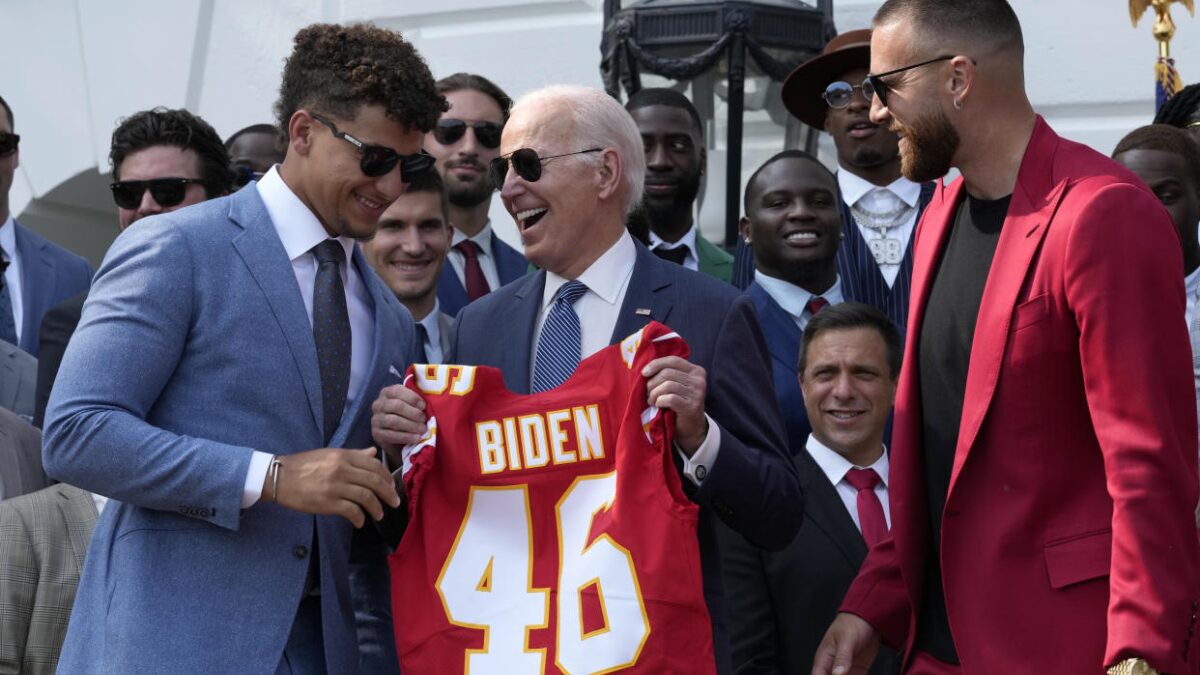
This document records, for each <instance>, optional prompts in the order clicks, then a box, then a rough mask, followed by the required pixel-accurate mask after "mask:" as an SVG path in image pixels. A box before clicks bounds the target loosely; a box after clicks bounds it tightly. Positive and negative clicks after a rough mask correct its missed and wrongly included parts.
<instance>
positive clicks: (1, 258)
mask: <svg viewBox="0 0 1200 675" xmlns="http://www.w3.org/2000/svg"><path fill="white" fill-rule="evenodd" d="M6 271H8V256H7V255H5V254H3V253H0V340H5V341H6V342H9V343H10V344H14V345H16V344H19V338H18V337H17V324H16V321H15V320H14V319H13V309H12V297H11V296H9V294H8V283H6V281H5V279H4V273H5V272H6Z"/></svg>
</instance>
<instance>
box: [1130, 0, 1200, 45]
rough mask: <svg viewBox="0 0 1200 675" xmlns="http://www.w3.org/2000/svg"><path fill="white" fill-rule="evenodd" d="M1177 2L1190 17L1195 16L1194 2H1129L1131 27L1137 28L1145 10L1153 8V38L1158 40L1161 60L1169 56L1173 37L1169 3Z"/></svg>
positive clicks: (1162, 0)
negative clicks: (1185, 9)
mask: <svg viewBox="0 0 1200 675" xmlns="http://www.w3.org/2000/svg"><path fill="white" fill-rule="evenodd" d="M1174 2H1178V3H1180V4H1182V5H1183V6H1184V7H1186V8H1187V10H1188V12H1190V13H1191V15H1192V16H1196V1H1195V0H1129V18H1130V19H1131V20H1132V21H1133V27H1134V28H1137V25H1138V21H1139V20H1141V18H1142V15H1143V14H1145V13H1146V10H1147V9H1150V8H1151V7H1153V8H1154V14H1155V17H1156V18H1155V21H1154V37H1155V39H1157V40H1158V46H1159V52H1160V54H1161V55H1162V57H1163V58H1167V57H1169V56H1170V43H1171V38H1174V37H1175V22H1174V21H1172V20H1171V3H1174Z"/></svg>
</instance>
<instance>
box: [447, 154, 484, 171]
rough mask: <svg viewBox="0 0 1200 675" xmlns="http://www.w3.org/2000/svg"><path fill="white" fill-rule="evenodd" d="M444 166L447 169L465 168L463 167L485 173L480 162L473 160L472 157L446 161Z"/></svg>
mask: <svg viewBox="0 0 1200 675" xmlns="http://www.w3.org/2000/svg"><path fill="white" fill-rule="evenodd" d="M445 165H446V168H447V169H457V168H458V167H460V166H465V167H469V168H472V169H476V170H478V171H486V170H487V167H485V166H484V165H483V163H482V162H480V161H479V160H477V159H475V158H474V157H466V158H463V159H450V160H446V162H445Z"/></svg>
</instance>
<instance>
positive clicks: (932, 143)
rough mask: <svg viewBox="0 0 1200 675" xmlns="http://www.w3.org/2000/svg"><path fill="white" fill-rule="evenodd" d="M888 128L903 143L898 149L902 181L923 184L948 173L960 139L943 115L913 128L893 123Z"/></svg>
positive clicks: (929, 117)
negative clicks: (907, 180)
mask: <svg viewBox="0 0 1200 675" xmlns="http://www.w3.org/2000/svg"><path fill="white" fill-rule="evenodd" d="M891 128H892V130H893V131H896V132H897V133H900V134H903V136H904V141H905V142H904V143H902V144H901V145H900V172H901V173H903V174H904V177H905V178H907V179H909V180H911V181H913V182H915V183H925V182H928V181H932V180H937V179H938V178H941V177H942V176H945V175H946V174H947V173H949V172H950V167H951V166H952V165H953V164H954V155H955V154H957V153H958V146H959V144H960V143H962V139H961V138H959V135H958V131H957V130H956V129H955V128H954V125H952V124H950V118H949V117H947V116H946V113H945V112H944V111H941V110H938V111H937V112H935V113H933V114H931V115H929V116H927V117H925V118H923V119H918V120H916V121H915V122H914V123H913V125H912V126H907V125H904V124H901V123H900V122H899V121H893V123H892V127H891Z"/></svg>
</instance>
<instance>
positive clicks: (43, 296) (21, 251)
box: [13, 219, 58, 347]
mask: <svg viewBox="0 0 1200 675" xmlns="http://www.w3.org/2000/svg"><path fill="white" fill-rule="evenodd" d="M13 226H14V227H13V235H14V237H15V238H16V241H17V255H18V256H20V258H21V306H22V307H23V308H24V311H23V316H22V318H21V324H22V325H20V326H16V330H17V343H18V345H24V346H26V347H29V346H30V345H31V344H36V341H37V333H38V331H39V330H40V329H41V326H40V325H39V322H40V321H41V317H42V315H43V314H45V313H46V310H48V309H50V308H49V307H47V306H46V305H48V304H49V298H51V297H53V296H54V285H55V282H56V281H57V280H58V275H56V274H55V273H54V271H55V267H56V265H55V262H54V257H53V256H50V255H48V254H47V253H46V252H45V250H43V247H42V246H41V245H37V244H35V242H33V241H32V240H31V239H30V237H29V236H28V235H27V234H26V232H25V230H24V228H23V227H22V226H21V225H19V224H18V223H17V221H16V220H15V219H14V220H13Z"/></svg>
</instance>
